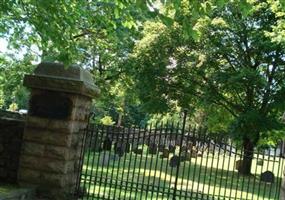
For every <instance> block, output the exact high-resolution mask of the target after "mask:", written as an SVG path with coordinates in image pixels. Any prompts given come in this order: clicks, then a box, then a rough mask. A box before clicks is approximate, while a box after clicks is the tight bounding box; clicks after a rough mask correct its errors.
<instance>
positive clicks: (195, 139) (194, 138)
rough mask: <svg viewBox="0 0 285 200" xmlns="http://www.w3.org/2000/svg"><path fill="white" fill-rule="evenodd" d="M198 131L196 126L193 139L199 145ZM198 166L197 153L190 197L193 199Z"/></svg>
mask: <svg viewBox="0 0 285 200" xmlns="http://www.w3.org/2000/svg"><path fill="white" fill-rule="evenodd" d="M197 132H198V128H196V127H195V128H194V131H193V140H194V142H195V143H196V144H195V146H196V145H197V137H198V136H197ZM191 155H192V154H191ZM196 167H197V155H196V156H195V163H194V170H193V176H192V189H191V195H190V199H192V197H193V193H194V183H195V174H196Z"/></svg>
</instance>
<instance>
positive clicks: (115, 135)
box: [107, 126, 119, 199]
mask: <svg viewBox="0 0 285 200" xmlns="http://www.w3.org/2000/svg"><path fill="white" fill-rule="evenodd" d="M111 135H112V145H111V151H112V149H113V148H112V146H113V144H114V141H116V140H118V137H119V133H117V134H115V126H112V131H111ZM114 156H116V154H115V151H114ZM114 170H115V159H114V160H113V165H112V169H111V178H110V190H109V192H108V197H107V199H110V198H111V193H112V190H113V176H114ZM114 192H116V191H115V190H114Z"/></svg>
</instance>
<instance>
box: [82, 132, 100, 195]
mask: <svg viewBox="0 0 285 200" xmlns="http://www.w3.org/2000/svg"><path fill="white" fill-rule="evenodd" d="M96 128H97V127H96ZM96 128H95V131H94V129H92V130H91V133H90V138H89V140H90V141H89V144H88V154H87V164H86V170H85V180H84V184H83V185H84V187H85V185H86V184H87V183H86V181H87V176H90V178H89V183H88V189H87V191H88V192H87V199H89V196H90V187H91V181H92V174H90V175H88V167H89V166H90V165H91V167H92V162H91V163H89V159H90V157H91V156H90V154H91V148H92V139H93V134H94V132H95V135H97V132H96V131H97V129H96ZM87 134H88V135H89V130H88V133H87Z"/></svg>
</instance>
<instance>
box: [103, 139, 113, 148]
mask: <svg viewBox="0 0 285 200" xmlns="http://www.w3.org/2000/svg"><path fill="white" fill-rule="evenodd" d="M111 149H112V140H111V139H110V138H108V137H107V138H105V140H104V141H103V150H104V151H111Z"/></svg>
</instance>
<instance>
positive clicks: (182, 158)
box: [179, 151, 187, 162]
mask: <svg viewBox="0 0 285 200" xmlns="http://www.w3.org/2000/svg"><path fill="white" fill-rule="evenodd" d="M179 160H180V161H181V162H184V161H186V160H187V151H182V152H181V153H180V159H179Z"/></svg>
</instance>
